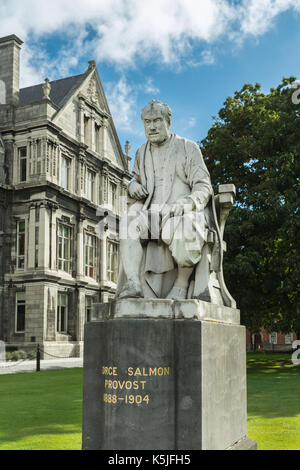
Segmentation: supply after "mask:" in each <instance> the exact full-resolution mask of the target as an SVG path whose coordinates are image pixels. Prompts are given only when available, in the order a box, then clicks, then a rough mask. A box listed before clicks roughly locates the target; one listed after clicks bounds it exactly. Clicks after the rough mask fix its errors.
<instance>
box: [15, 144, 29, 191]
mask: <svg viewBox="0 0 300 470" xmlns="http://www.w3.org/2000/svg"><path fill="white" fill-rule="evenodd" d="M22 150H25V153H26V155H25V156H21V152H22ZM17 158H18V167H17V168H18V178H17V180H18V183H26V182H27V179H28V148H27V145H19V146H18V147H17ZM21 160H25V179H22V178H21V174H22V170H21Z"/></svg>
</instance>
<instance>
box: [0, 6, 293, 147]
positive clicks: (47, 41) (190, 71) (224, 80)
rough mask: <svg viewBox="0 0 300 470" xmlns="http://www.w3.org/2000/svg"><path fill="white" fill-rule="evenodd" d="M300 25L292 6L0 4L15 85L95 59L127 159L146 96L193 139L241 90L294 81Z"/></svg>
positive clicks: (81, 67) (77, 69)
mask: <svg viewBox="0 0 300 470" xmlns="http://www.w3.org/2000/svg"><path fill="white" fill-rule="evenodd" d="M17 4H18V6H17ZM299 22H300V1H299V0H293V1H291V0H247V1H246V0H240V1H239V0H237V1H230V0H172V1H171V0H152V1H151V3H150V2H148V1H146V0H113V1H108V0H85V1H84V2H82V0H65V1H64V2H62V1H61V0H52V2H48V1H47V0H23V1H22V2H20V0H10V1H8V0H0V32H1V36H4V35H6V34H13V33H14V34H17V35H18V36H19V37H20V38H21V39H23V40H24V46H23V51H22V63H21V86H28V85H33V84H36V83H40V82H41V81H43V80H44V78H45V77H46V76H48V77H49V78H50V79H51V80H54V79H58V78H63V77H65V76H69V75H74V74H79V73H82V72H83V71H85V69H86V68H87V65H88V61H89V60H91V59H95V60H96V61H97V66H98V70H99V73H100V77H101V80H102V83H103V86H104V90H105V92H106V94H107V97H108V101H109V105H110V108H111V111H112V114H113V118H114V121H115V124H116V128H117V131H118V135H119V138H120V142H121V145H122V146H123V148H124V144H125V141H126V140H127V139H128V140H129V141H130V143H131V147H132V150H131V154H132V156H134V154H135V152H136V150H137V148H138V146H139V145H141V144H142V143H143V142H144V140H145V138H144V134H143V124H142V122H141V120H140V111H141V108H142V107H143V106H144V105H145V104H147V102H149V101H150V100H151V99H152V98H155V99H159V100H162V101H164V102H166V103H168V104H169V105H170V107H171V109H172V111H173V124H172V130H173V132H176V133H177V134H179V135H182V136H184V137H188V138H190V139H193V140H195V141H199V140H200V139H203V138H204V137H205V136H206V133H207V131H208V129H209V128H210V126H211V125H212V122H213V121H212V116H214V115H217V113H218V110H219V109H220V108H221V106H222V104H223V102H224V100H225V99H226V97H227V96H229V95H232V94H233V93H234V91H235V90H237V89H240V88H241V87H242V86H243V84H244V83H255V82H259V83H260V84H261V85H262V87H263V90H264V91H268V90H269V88H270V87H273V86H277V85H278V84H279V82H280V81H281V79H282V77H283V76H290V75H294V76H296V77H297V79H299V76H300V70H299V69H300V64H299V56H300V54H299V49H300V48H299V45H300V28H299Z"/></svg>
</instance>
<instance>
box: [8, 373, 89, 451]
mask: <svg viewBox="0 0 300 470" xmlns="http://www.w3.org/2000/svg"><path fill="white" fill-rule="evenodd" d="M81 400H82V369H66V370H57V371H56V370H49V371H44V372H38V373H37V372H30V373H24V374H14V375H0V450H4V449H10V450H11V449H13V450H20V449H24V450H37V449H39V450H56V449H58V450H68V449H69V450H74V449H80V448H81Z"/></svg>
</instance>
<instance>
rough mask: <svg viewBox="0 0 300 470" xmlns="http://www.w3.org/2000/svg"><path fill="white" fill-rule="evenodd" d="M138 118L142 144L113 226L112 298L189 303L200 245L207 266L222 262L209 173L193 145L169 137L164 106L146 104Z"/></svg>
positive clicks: (215, 267) (168, 112)
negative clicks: (125, 205) (115, 273)
mask: <svg viewBox="0 0 300 470" xmlns="http://www.w3.org/2000/svg"><path fill="white" fill-rule="evenodd" d="M142 120H143V121H144V126H145V133H146V137H147V143H146V144H144V145H142V146H141V147H140V148H139V149H138V151H137V154H136V158H135V162H134V166H133V172H132V173H133V178H134V179H133V180H132V181H131V182H130V183H129V186H128V195H129V202H130V203H131V205H130V207H129V210H128V213H127V214H126V216H124V217H123V218H122V220H121V223H120V273H119V280H118V287H117V292H116V298H118V299H122V298H138V297H145V298H160V299H165V298H167V299H176V300H183V299H187V298H195V297H194V296H193V290H194V286H195V282H197V279H196V267H197V266H198V265H199V263H200V261H201V257H202V253H203V248H204V246H205V245H206V244H207V243H209V242H210V243H211V245H210V246H211V250H210V253H211V259H210V266H212V268H210V269H213V270H215V271H216V272H217V271H219V270H220V266H221V262H222V261H221V258H222V253H221V244H220V236H219V231H218V224H217V222H216V216H215V212H214V210H213V199H214V198H213V197H212V196H213V190H212V186H211V182H210V176H209V172H208V170H207V168H206V165H205V163H204V160H203V157H202V154H201V151H200V149H199V146H198V145H197V144H196V143H194V142H192V141H190V140H188V139H185V138H182V137H179V136H177V135H176V134H172V133H171V132H170V126H171V110H170V108H169V106H168V105H167V104H164V103H162V102H160V101H156V100H153V101H151V102H150V103H149V104H148V105H147V106H146V107H145V108H144V109H143V111H142ZM212 235H213V236H212ZM211 240H213V241H211ZM198 277H199V273H198ZM192 281H193V282H192ZM197 298H200V297H197Z"/></svg>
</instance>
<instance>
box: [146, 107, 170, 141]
mask: <svg viewBox="0 0 300 470" xmlns="http://www.w3.org/2000/svg"><path fill="white" fill-rule="evenodd" d="M171 117H172V112H171V109H170V108H169V106H168V105H167V104H164V103H162V102H161V101H157V100H152V101H151V102H150V103H149V104H147V106H145V108H144V109H143V111H142V120H143V121H144V126H145V133H146V137H147V139H148V140H149V142H151V143H153V144H161V143H163V142H164V141H165V140H167V138H168V137H169V136H170V127H171Z"/></svg>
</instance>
